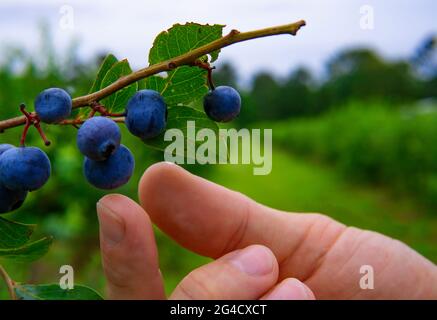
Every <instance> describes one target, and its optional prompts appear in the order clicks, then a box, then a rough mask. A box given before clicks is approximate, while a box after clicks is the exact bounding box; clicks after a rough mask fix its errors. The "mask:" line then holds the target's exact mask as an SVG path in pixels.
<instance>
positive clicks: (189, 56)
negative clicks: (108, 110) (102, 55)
mask: <svg viewBox="0 0 437 320" xmlns="http://www.w3.org/2000/svg"><path fill="white" fill-rule="evenodd" d="M303 26H305V21H303V20H300V21H298V22H295V23H292V24H286V25H282V26H277V27H270V28H265V29H260V30H255V31H248V32H239V31H238V30H232V31H231V32H229V34H227V35H226V36H224V37H222V38H220V39H217V40H215V41H213V42H210V43H208V44H206V45H203V46H201V47H199V48H196V49H194V50H192V51H190V52H187V53H185V54H182V55H180V56H178V57H175V58H172V59H169V60H166V61H163V62H160V63H157V64H154V65H151V66H149V67H146V68H143V69H140V70H138V71H135V72H133V73H131V74H129V75H127V76H124V77H121V78H120V79H118V80H117V81H115V82H113V83H112V84H110V85H109V86H107V87H105V88H102V89H101V90H99V91H96V92H93V93H90V94H88V95H85V96H81V97H77V98H75V99H73V108H74V109H76V108H81V107H85V106H89V105H90V104H91V103H93V102H96V101H99V100H101V99H103V98H105V97H107V96H109V95H111V94H113V93H114V92H116V91H118V90H120V89H122V88H124V87H126V86H128V85H130V84H132V83H134V82H136V81H138V80H141V79H144V78H147V77H149V76H152V75H154V74H158V73H160V72H165V71H170V70H173V69H175V68H177V67H180V66H185V65H188V66H189V65H192V64H193V63H194V62H195V61H196V59H198V58H200V57H202V56H204V55H206V54H209V53H211V52H214V51H217V50H219V49H222V48H224V47H227V46H229V45H232V44H235V43H238V42H242V41H247V40H252V39H257V38H262V37H268V36H275V35H281V34H289V35H293V36H294V35H296V33H297V31H299V29H300V28H302V27H303ZM25 123H26V118H25V117H24V116H21V117H16V118H11V119H7V120H3V121H0V132H2V131H4V130H5V129H9V128H13V127H17V126H20V125H23V124H25Z"/></svg>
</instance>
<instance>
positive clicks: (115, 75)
mask: <svg viewBox="0 0 437 320" xmlns="http://www.w3.org/2000/svg"><path fill="white" fill-rule="evenodd" d="M131 73H132V69H131V67H130V65H129V62H128V61H127V60H126V59H125V60H122V61H119V62H117V63H115V64H114V65H113V66H112V67H111V68H110V69H109V71H108V72H107V73H106V75H105V77H104V78H103V80H102V83H101V85H100V88H104V87H107V86H109V85H110V84H112V83H114V82H115V81H117V80H118V79H120V78H121V77H124V76H127V75H129V74H131ZM137 90H138V83H137V82H134V83H132V84H130V85H128V86H126V87H124V88H123V89H121V90H118V91H117V92H115V93H113V94H111V95H110V96H108V97H106V98H105V99H103V100H102V101H101V103H102V104H103V105H104V106H105V107H106V109H107V110H108V111H109V112H121V111H122V110H124V109H125V107H126V104H127V102H128V100H129V98H130V97H131V96H133V95H134V94H135V92H137Z"/></svg>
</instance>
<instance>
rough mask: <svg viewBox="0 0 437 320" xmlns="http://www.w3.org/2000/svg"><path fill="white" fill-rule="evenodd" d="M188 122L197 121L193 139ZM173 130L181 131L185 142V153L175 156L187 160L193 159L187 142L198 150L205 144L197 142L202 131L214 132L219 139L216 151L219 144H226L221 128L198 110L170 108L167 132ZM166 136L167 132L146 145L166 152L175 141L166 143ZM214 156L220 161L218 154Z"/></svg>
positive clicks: (146, 141)
mask: <svg viewBox="0 0 437 320" xmlns="http://www.w3.org/2000/svg"><path fill="white" fill-rule="evenodd" d="M188 121H195V131H194V132H195V134H194V135H193V137H191V136H190V135H189V134H188V133H187V131H188V128H187V126H188ZM171 129H179V130H181V132H182V135H183V137H184V141H185V142H184V150H183V152H176V153H175V154H174V155H177V156H180V157H185V158H186V159H188V158H192V157H190V156H189V155H187V141H190V142H194V145H195V146H196V149H197V147H198V146H199V145H201V144H202V143H203V141H196V140H195V136H196V135H197V132H198V131H200V130H201V129H211V130H213V131H214V133H215V136H216V138H217V140H216V146H217V148H216V149H215V151H217V150H219V149H218V147H219V143H225V142H224V140H223V139H221V137H220V135H219V127H218V125H217V123H215V122H214V121H212V120H211V119H209V118H208V117H207V116H206V114H205V113H204V112H202V111H199V110H196V109H194V108H191V107H187V106H177V107H170V108H169V109H168V120H167V130H171ZM167 130H166V131H167ZM164 136H165V132H164V133H162V134H161V135H159V136H158V137H156V138H154V139H149V140H145V141H144V143H145V144H146V145H148V146H149V147H152V148H154V149H157V150H160V151H166V148H167V146H168V145H169V144H171V143H172V142H173V141H165V140H164ZM213 155H214V156H215V157H216V159H217V160H218V159H219V158H218V156H219V155H218V152H214V154H213ZM227 156H228V155H227V154H226V155H225V156H224V157H226V158H227ZM224 157H222V158H224Z"/></svg>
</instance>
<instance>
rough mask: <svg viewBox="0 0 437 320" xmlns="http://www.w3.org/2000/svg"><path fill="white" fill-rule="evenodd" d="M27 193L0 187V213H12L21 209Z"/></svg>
mask: <svg viewBox="0 0 437 320" xmlns="http://www.w3.org/2000/svg"><path fill="white" fill-rule="evenodd" d="M26 196H27V191H13V190H9V189H8V188H6V187H4V186H2V185H0V213H6V212H10V211H14V210H16V209H18V208H19V207H21V205H22V204H23V202H24V199H26Z"/></svg>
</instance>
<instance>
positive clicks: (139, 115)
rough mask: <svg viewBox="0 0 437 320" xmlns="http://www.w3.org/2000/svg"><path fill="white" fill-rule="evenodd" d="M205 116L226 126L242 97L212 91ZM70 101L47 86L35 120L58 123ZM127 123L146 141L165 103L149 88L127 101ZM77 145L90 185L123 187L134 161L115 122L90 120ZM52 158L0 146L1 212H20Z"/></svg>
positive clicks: (158, 127) (163, 116)
mask: <svg viewBox="0 0 437 320" xmlns="http://www.w3.org/2000/svg"><path fill="white" fill-rule="evenodd" d="M203 105H204V109H205V113H206V114H207V115H208V117H209V118H211V119H212V120H214V121H217V122H229V121H231V120H233V119H235V118H236V117H237V116H238V114H239V113H240V108H241V98H240V95H239V94H238V92H237V91H236V90H235V89H233V88H231V87H227V86H220V87H217V88H215V89H213V90H211V91H210V92H209V93H208V94H207V95H206V96H205V98H204V104H203ZM71 110H72V99H71V97H70V95H69V94H68V93H67V92H66V91H65V90H63V89H59V88H50V89H47V90H44V91H43V92H41V93H40V94H39V95H38V96H37V98H36V99H35V111H36V114H37V116H38V119H39V120H40V121H42V122H45V123H57V122H60V121H62V120H65V119H66V118H67V117H68V116H70V114H71ZM125 123H126V127H127V129H128V130H129V132H130V133H132V134H133V135H135V136H137V137H139V138H141V139H143V140H146V139H151V138H154V137H157V136H158V135H159V134H161V133H162V132H163V131H164V130H165V127H166V124H167V105H166V104H165V102H164V99H163V97H162V96H161V95H160V94H159V93H158V92H156V91H153V90H141V91H138V92H137V93H136V94H135V95H134V96H133V97H132V98H131V99H130V100H129V101H128V103H127V106H126V110H125ZM77 146H78V148H79V150H80V152H81V153H82V154H83V155H84V156H85V160H84V164H83V172H84V175H85V178H86V179H87V181H88V182H89V183H90V184H92V185H93V186H95V187H97V188H100V189H104V190H109V189H114V188H118V187H120V186H122V185H124V184H125V183H127V182H128V181H129V179H130V177H131V176H132V173H133V171H134V167H135V160H134V157H133V155H132V152H131V151H130V150H129V149H128V148H127V147H125V146H124V145H122V144H121V132H120V128H119V127H118V125H117V123H116V122H115V121H114V120H112V119H111V118H109V117H107V114H106V115H105V114H103V115H102V116H93V117H91V118H89V119H88V120H86V121H85V122H84V123H83V124H82V125H81V127H80V128H79V130H78V134H77ZM50 172H51V165H50V160H49V158H48V157H47V155H46V154H45V153H44V152H43V151H42V150H41V149H39V148H35V147H25V146H24V143H23V145H22V146H20V147H14V146H12V145H9V144H1V145H0V213H5V212H10V211H13V210H15V209H17V208H19V207H20V206H21V205H22V203H23V202H24V200H25V198H26V196H27V193H28V192H29V191H34V190H37V189H39V188H41V187H42V186H43V185H44V184H45V183H46V182H47V180H48V179H49V177H50Z"/></svg>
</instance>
